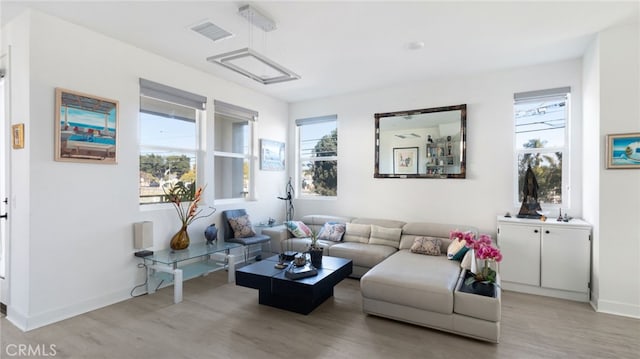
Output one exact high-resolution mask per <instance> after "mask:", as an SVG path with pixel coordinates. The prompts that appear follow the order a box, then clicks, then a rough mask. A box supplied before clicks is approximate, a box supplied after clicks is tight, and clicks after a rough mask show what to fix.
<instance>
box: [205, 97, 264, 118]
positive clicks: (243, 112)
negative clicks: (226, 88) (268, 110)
mask: <svg viewBox="0 0 640 359" xmlns="http://www.w3.org/2000/svg"><path fill="white" fill-rule="evenodd" d="M213 107H214V108H215V113H217V114H220V115H224V116H229V117H232V118H239V119H243V120H251V121H257V120H258V111H254V110H250V109H248V108H244V107H240V106H236V105H232V104H230V103H226V102H222V101H218V100H213Z"/></svg>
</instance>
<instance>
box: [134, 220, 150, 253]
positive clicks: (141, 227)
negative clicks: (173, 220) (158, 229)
mask: <svg viewBox="0 0 640 359" xmlns="http://www.w3.org/2000/svg"><path fill="white" fill-rule="evenodd" d="M151 246H153V222H151V221H144V222H137V223H134V224H133V248H135V249H144V248H149V247H151Z"/></svg>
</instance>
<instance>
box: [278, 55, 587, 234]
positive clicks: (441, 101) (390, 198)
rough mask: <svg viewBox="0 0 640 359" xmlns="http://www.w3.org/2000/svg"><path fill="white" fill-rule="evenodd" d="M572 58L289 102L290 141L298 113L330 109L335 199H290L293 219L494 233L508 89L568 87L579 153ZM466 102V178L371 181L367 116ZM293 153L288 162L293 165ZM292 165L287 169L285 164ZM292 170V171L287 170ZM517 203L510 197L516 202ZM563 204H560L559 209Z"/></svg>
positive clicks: (576, 69)
mask: <svg viewBox="0 0 640 359" xmlns="http://www.w3.org/2000/svg"><path fill="white" fill-rule="evenodd" d="M581 81H582V79H581V61H580V60H579V59H576V60H571V61H565V62H560V63H553V64H547V65H540V66H534V67H527V68H519V69H513V70H507V71H500V72H495V73H488V74H482V75H478V76H473V77H464V78H450V79H441V80H432V81H428V82H420V83H414V84H407V85H404V86H397V87H393V88H386V89H379V90H372V91H367V92H362V93H356V94H350V95H344V96H337V97H332V98H325V99H319V100H313V101H305V102H300V103H295V104H292V105H291V106H290V128H289V129H290V131H291V132H290V133H291V135H290V137H289V139H290V141H291V143H292V146H291V147H292V148H293V147H294V143H295V125H294V123H293V121H294V120H295V119H298V118H307V117H313V116H321V115H326V114H334V113H336V114H338V141H339V144H338V151H339V162H338V198H337V199H336V200H317V199H310V200H302V199H299V200H297V201H296V217H300V216H302V215H305V214H310V213H320V214H325V213H326V214H338V215H347V216H358V217H376V218H393V219H399V220H405V221H435V222H444V223H459V224H467V225H473V226H476V227H478V228H480V229H481V230H482V232H487V233H490V234H494V235H495V228H496V215H498V214H504V213H505V212H507V211H510V212H511V213H514V211H516V208H515V202H514V201H515V200H514V198H513V192H514V188H515V186H517V183H516V182H515V178H514V177H515V175H514V167H513V94H514V93H516V92H522V91H531V90H540V89H547V88H555V87H561V86H571V88H572V101H573V106H572V113H571V115H572V120H573V122H572V126H571V133H572V138H573V139H574V140H573V141H572V143H571V145H572V149H573V151H574V152H575V153H576V154H580V150H581V144H582V143H581V140H580V139H581V132H582V127H581V118H582V108H581V102H582V100H581V88H582V85H581ZM463 103H465V104H467V133H468V134H467V178H466V179H444V180H443V179H388V178H385V179H374V178H373V172H374V117H373V116H374V114H375V113H380V112H392V111H401V110H412V109H420V108H428V107H439V106H451V105H459V104H463ZM294 159H295V157H294V154H293V153H290V158H289V161H290V162H291V163H293V160H294ZM581 162H582V159H581V156H579V155H576V156H575V157H574V159H573V163H572V167H571V174H572V176H571V180H572V183H571V189H572V192H573V196H572V201H571V203H570V207H569V214H570V215H573V216H576V217H579V216H581V215H582V213H581V211H582V209H581V208H582V203H581V198H580V197H581V183H582V179H581V170H582V165H581ZM292 170H293V167H292ZM291 173H292V175H294V172H291ZM516 200H517V199H516ZM563 208H567V207H566V206H563Z"/></svg>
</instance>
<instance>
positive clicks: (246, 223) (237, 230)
mask: <svg viewBox="0 0 640 359" xmlns="http://www.w3.org/2000/svg"><path fill="white" fill-rule="evenodd" d="M229 225H231V229H233V236H234V237H235V238H248V237H253V236H255V235H256V232H254V231H253V226H252V225H251V221H250V220H249V215H248V214H245V215H244V216H240V217H235V218H229Z"/></svg>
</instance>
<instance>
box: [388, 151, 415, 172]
mask: <svg viewBox="0 0 640 359" xmlns="http://www.w3.org/2000/svg"><path fill="white" fill-rule="evenodd" d="M393 174H397V175H413V174H418V147H395V148H394V149H393Z"/></svg>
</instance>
